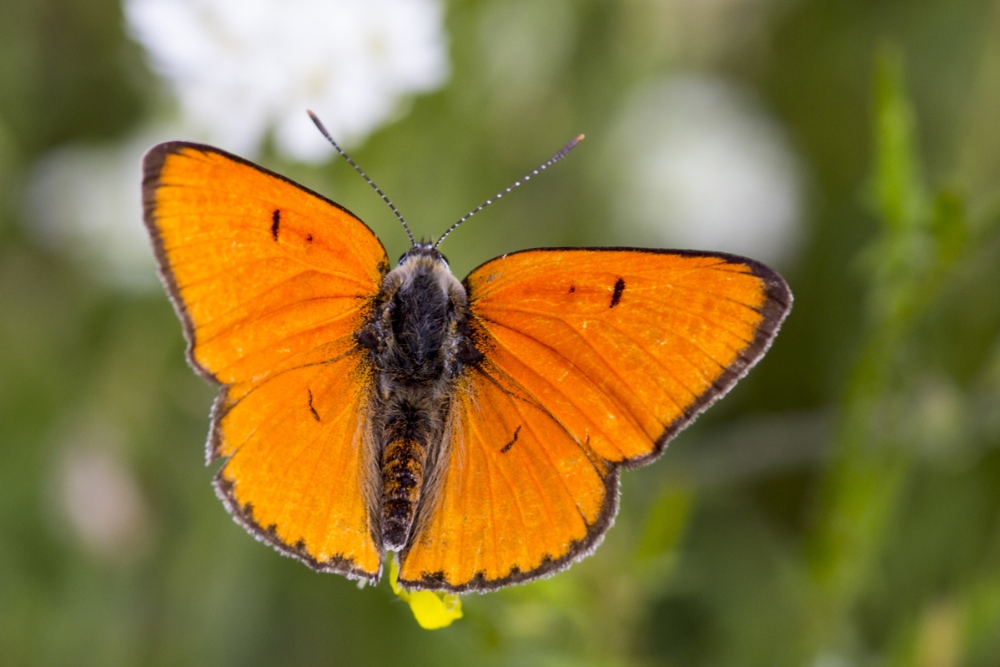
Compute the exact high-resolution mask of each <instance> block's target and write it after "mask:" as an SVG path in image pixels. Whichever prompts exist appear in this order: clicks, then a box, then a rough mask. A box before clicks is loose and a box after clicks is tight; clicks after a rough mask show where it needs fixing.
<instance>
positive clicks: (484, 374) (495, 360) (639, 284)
mask: <svg viewBox="0 0 1000 667" xmlns="http://www.w3.org/2000/svg"><path fill="white" fill-rule="evenodd" d="M465 286H466V289H467V291H468V297H469V304H470V310H471V315H472V317H471V323H470V326H471V330H472V337H473V340H474V342H475V344H476V347H477V349H479V351H480V352H481V353H483V355H484V359H483V361H482V362H480V363H479V364H476V365H472V366H467V367H466V371H465V374H464V376H463V377H462V379H461V381H460V383H459V388H458V392H457V394H456V397H455V400H454V402H453V407H452V414H451V421H450V439H449V441H448V442H447V452H448V455H447V464H446V467H445V469H444V472H443V474H442V479H441V481H440V483H439V484H438V490H437V496H436V498H435V499H434V503H433V510H432V511H428V512H427V516H426V517H422V518H421V523H420V524H419V526H420V530H419V532H418V533H417V536H416V538H415V539H414V541H413V542H412V544H411V546H410V547H409V549H408V551H407V552H406V553H404V554H403V561H402V565H401V571H400V581H401V582H402V583H403V584H404V585H406V586H408V587H411V588H431V589H447V590H454V591H464V590H489V589H493V588H498V587H500V586H504V585H506V584H510V583H516V582H519V581H526V580H530V579H533V578H536V577H540V576H544V575H546V574H549V573H552V572H555V571H558V570H559V569H562V568H564V567H566V566H568V565H569V564H570V563H572V562H573V561H575V560H577V559H579V558H581V557H582V556H584V555H586V554H587V553H589V552H590V550H592V549H593V548H594V547H595V546H596V545H597V544H598V543H599V541H600V539H601V537H602V536H603V534H604V532H605V531H606V530H607V528H608V526H609V525H610V524H611V521H612V519H613V517H614V514H615V511H616V505H617V469H618V468H619V467H621V466H635V465H641V464H643V463H647V462H649V461H651V460H653V459H655V458H656V457H657V456H658V455H659V454H660V453H661V452H662V450H663V447H664V445H665V444H666V442H667V441H668V440H669V439H670V438H671V437H673V436H674V435H675V434H676V433H677V432H678V431H679V430H680V429H682V428H683V427H684V426H686V425H687V424H689V423H690V422H691V420H692V419H694V418H695V417H696V416H697V415H698V414H699V413H700V412H701V411H703V410H704V409H706V408H707V407H708V406H709V405H710V404H711V403H712V402H713V401H715V400H716V399H718V398H719V397H721V396H722V395H723V394H725V393H726V392H727V391H728V390H729V389H730V388H731V387H732V386H733V385H734V384H735V383H736V381H737V380H739V378H740V377H742V376H743V375H744V374H745V373H746V372H747V371H748V370H749V369H750V367H751V366H753V364H754V363H756V362H757V360H758V359H760V357H761V356H762V355H763V354H764V352H765V351H766V350H767V348H768V347H769V345H770V343H771V340H772V339H773V338H774V336H775V335H776V333H777V331H778V327H779V326H780V325H781V322H782V320H783V319H784V318H785V316H786V315H787V313H788V310H789V307H790V305H791V300H792V297H791V292H790V291H789V289H788V286H787V285H786V284H785V282H784V280H782V279H781V277H780V276H778V275H777V274H776V273H775V272H773V271H772V270H770V269H768V268H767V267H765V266H763V265H762V264H759V263H757V262H754V261H752V260H748V259H744V258H741V257H735V256H732V255H725V254H719V253H695V252H677V251H646V250H629V249H598V250H572V249H565V250H563V249H553V250H530V251H525V252H520V253H513V254H510V255H505V256H503V257H499V258H497V259H494V260H492V261H490V262H488V263H486V264H484V265H483V266H481V267H479V268H478V269H476V270H475V271H473V272H472V273H471V274H470V275H469V276H468V278H466V280H465Z"/></svg>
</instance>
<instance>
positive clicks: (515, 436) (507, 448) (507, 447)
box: [500, 426, 521, 454]
mask: <svg viewBox="0 0 1000 667" xmlns="http://www.w3.org/2000/svg"><path fill="white" fill-rule="evenodd" d="M520 432H521V427H520V426H518V427H517V429H515V430H514V437H513V438H512V439H511V441H510V442H508V443H507V444H506V445H504V446H503V449H501V450H500V453H501V454H506V453H507V452H509V451H510V448H511V447H513V446H514V443H515V442H517V434H518V433H520Z"/></svg>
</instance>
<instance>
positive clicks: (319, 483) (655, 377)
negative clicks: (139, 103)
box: [143, 142, 792, 592]
mask: <svg viewBox="0 0 1000 667" xmlns="http://www.w3.org/2000/svg"><path fill="white" fill-rule="evenodd" d="M565 150H568V148H567V149H564V151H565ZM560 154H562V153H560ZM560 154H557V156H558V155H560ZM144 170H145V175H144V180H143V203H144V211H145V222H146V226H147V228H148V230H149V233H150V236H151V239H152V241H153V247H154V251H155V253H156V257H157V260H158V262H159V267H160V273H161V277H162V279H163V282H164V284H165V286H166V288H167V291H168V293H169V294H170V297H171V299H172V301H173V304H174V307H175V309H176V310H177V313H178V315H179V317H180V319H181V321H182V323H183V327H184V333H185V337H186V338H187V341H188V359H189V361H190V363H191V365H192V366H193V367H194V368H195V369H196V370H197V371H198V372H200V373H201V374H202V375H203V376H205V377H206V378H208V379H210V380H211V381H213V382H215V383H217V384H218V385H219V386H220V393H219V396H218V398H217V399H216V402H215V404H214V407H213V410H212V426H211V430H210V435H209V442H208V447H207V451H208V460H209V462H212V461H215V460H217V459H224V463H223V465H222V466H221V467H220V468H219V469H218V472H217V473H216V477H215V482H214V486H215V490H216V493H217V495H218V496H219V498H220V499H221V500H222V502H223V503H224V505H225V506H226V508H227V509H228V510H229V512H230V513H231V514H232V515H233V518H234V519H235V520H236V522H237V523H239V524H240V525H241V526H243V527H244V528H246V530H247V531H249V532H250V533H251V534H252V535H253V536H254V537H256V538H257V539H258V540H260V541H262V542H265V543H267V544H269V545H270V546H272V547H274V548H275V549H276V550H278V551H279V552H281V553H282V554H285V555H287V556H291V557H293V558H296V559H298V560H300V561H302V562H303V563H305V564H307V565H308V566H309V567H311V568H313V569H315V570H319V571H324V572H337V573H340V574H343V575H345V576H347V577H350V578H354V579H361V580H365V581H369V582H372V583H375V582H377V581H378V580H379V578H380V576H381V572H382V567H383V562H384V559H385V556H386V552H387V551H395V552H396V554H397V557H398V560H399V582H400V584H401V585H402V586H404V587H406V588H408V589H432V590H447V591H455V592H462V591H488V590H494V589H496V588H499V587H502V586H506V585H509V584H514V583H521V582H526V581H530V580H532V579H536V578H539V577H543V576H547V575H550V574H553V573H555V572H558V571H560V570H562V569H565V568H566V567H568V566H569V565H571V564H572V563H573V562H575V561H577V560H579V559H580V558H583V557H584V556H586V555H588V554H589V553H591V552H592V551H593V550H594V549H595V548H596V547H597V545H598V544H599V543H600V541H601V539H602V538H603V536H604V534H605V532H606V531H607V530H608V528H609V527H610V526H611V524H612V522H613V519H614V516H615V512H616V511H617V498H618V475H619V473H620V471H621V470H622V469H625V468H629V467H635V466H638V465H644V464H646V463H649V462H650V461H653V460H654V459H656V458H657V457H658V456H659V455H660V454H661V453H662V452H663V450H664V448H665V447H666V444H667V442H668V441H669V440H670V439H671V438H673V437H674V436H675V435H676V434H677V433H678V432H679V431H680V430H681V429H683V428H684V427H685V426H687V425H688V424H690V423H691V422H692V421H693V420H694V419H695V418H696V417H697V416H698V415H699V414H700V413H701V412H702V411H704V410H705V409H707V408H708V407H709V406H710V405H711V404H712V403H713V402H714V401H716V400H718V399H719V398H720V397H722V396H723V395H724V394H725V393H726V392H727V391H729V389H731V388H732V387H733V385H734V384H735V383H736V382H737V381H738V380H739V379H740V378H741V377H743V375H745V374H746V373H747V372H748V371H749V370H750V368H751V367H752V366H753V365H754V364H755V363H757V361H758V360H760V358H761V357H762V356H763V355H764V353H765V352H766V351H767V349H768V347H769V346H770V344H771V342H772V340H773V339H774V337H775V336H776V335H777V332H778V329H779V327H780V325H781V323H782V321H783V320H784V318H785V317H786V315H787V314H788V312H789V309H790V307H791V301H792V295H791V292H790V290H789V289H788V285H787V284H786V283H785V282H784V280H783V279H782V278H781V276H779V275H778V274H777V273H775V272H774V271H772V270H771V269H769V268H768V267H766V266H764V265H763V264H761V263H759V262H756V261H754V260H751V259H747V258H743V257H737V256H734V255H729V254H725V253H717V252H700V251H688V250H652V249H639V248H590V249H582V248H544V249H534V250H525V251H521V252H516V253H509V254H507V255H503V256H501V257H497V258H495V259H493V260H490V261H488V262H486V263H485V264H483V265H481V266H480V267H478V268H476V269H474V270H473V271H472V272H471V273H470V274H469V275H468V276H467V277H466V278H465V279H464V280H463V281H461V282H459V281H458V280H457V279H456V278H455V277H454V276H452V275H451V272H450V270H449V269H448V266H447V262H446V261H445V260H444V257H443V256H442V255H441V254H440V253H439V252H438V251H437V250H436V249H435V248H434V247H432V246H429V245H427V244H417V243H415V244H414V246H413V247H412V248H411V249H410V250H409V251H408V252H407V253H406V254H404V256H403V257H402V259H401V260H400V262H399V265H398V266H397V267H396V268H395V269H392V270H390V269H389V263H388V259H387V257H386V253H385V249H384V248H383V246H382V244H381V242H380V241H379V240H378V238H377V237H376V236H375V234H374V233H373V232H372V231H371V230H370V229H369V228H368V227H367V226H366V225H365V224H364V223H363V222H362V221H361V220H359V219H358V218H357V217H356V216H354V215H353V214H351V213H350V212H349V211H347V210H346V209H344V208H343V207H342V206H340V205H338V204H336V203H334V202H332V201H330V200H328V199H326V198H324V197H322V196H321V195H319V194H317V193H315V192H313V191H311V190H308V189H306V188H304V187H302V186H300V185H298V184H296V183H293V182H292V181H289V180H288V179H286V178H284V177H282V176H280V175H278V174H275V173H274V172H271V171H268V170H267V169H265V168H263V167H260V166H258V165H255V164H253V163H250V162H248V161H246V160H243V159H241V158H238V157H236V156H234V155H231V154H229V153H226V152H224V151H221V150H219V149H216V148H212V147H210V146H204V145H200V144H192V143H185V142H171V143H166V144H161V145H159V146H156V147H154V148H153V149H152V150H151V151H150V152H149V153H148V154H147V156H146V158H145V162H144Z"/></svg>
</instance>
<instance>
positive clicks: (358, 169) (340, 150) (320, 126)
mask: <svg viewBox="0 0 1000 667" xmlns="http://www.w3.org/2000/svg"><path fill="white" fill-rule="evenodd" d="M306 113H308V114H309V117H310V118H312V122H313V123H315V124H316V127H317V128H318V129H319V131H320V133H321V134H322V135H323V136H324V137H326V140H327V141H329V142H330V143H331V144H332V145H333V147H334V148H336V149H337V152H338V153H340V155H341V157H343V158H344V159H345V160H347V164H349V165H351V166H352V167H354V170H355V171H356V172H358V173H359V174H361V177H362V178H363V179H365V180H366V181H367V182H368V185H370V186H372V187H373V188H375V192H377V193H378V196H379V197H381V198H382V201H384V202H385V203H386V204H388V205H389V208H391V209H392V212H393V213H395V214H396V217H397V218H399V221H400V222H401V223H403V229H405V230H406V235H407V236H409V237H410V243H412V244H413V245H417V240H416V239H415V238H413V232H411V231H410V226H409V225H408V224H406V220H404V219H403V214H402V213H400V212H399V209H397V208H396V205H395V204H393V203H392V202H391V201H389V198H388V197H386V196H385V193H384V192H382V190H381V189H379V187H378V186H377V185H375V181H373V180H372V179H370V178H368V174H366V173H365V172H364V170H363V169H361V167H359V166H358V163H357V162H355V161H354V160H352V159H351V156H350V155H348V154H347V153H345V152H344V149H343V148H341V147H340V146H339V145H338V144H337V142H336V141H334V140H333V137H331V136H330V133H329V132H327V131H326V128H325V127H323V123H321V122H320V120H319V118H317V117H316V114H314V113H313V112H312V111H308V110H307V111H306ZM560 157H561V156H560ZM542 168H543V169H544V168H545V167H542Z"/></svg>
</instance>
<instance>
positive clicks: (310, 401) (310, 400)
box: [306, 389, 322, 421]
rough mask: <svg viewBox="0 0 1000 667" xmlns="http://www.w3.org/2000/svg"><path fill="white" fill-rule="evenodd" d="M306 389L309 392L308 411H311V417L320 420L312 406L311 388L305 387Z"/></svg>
mask: <svg viewBox="0 0 1000 667" xmlns="http://www.w3.org/2000/svg"><path fill="white" fill-rule="evenodd" d="M306 391H308V392H309V412H311V413H313V417H315V418H316V421H322V420H321V419H320V418H319V413H318V412H316V408H314V407H313V393H312V389H307V390H306Z"/></svg>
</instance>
